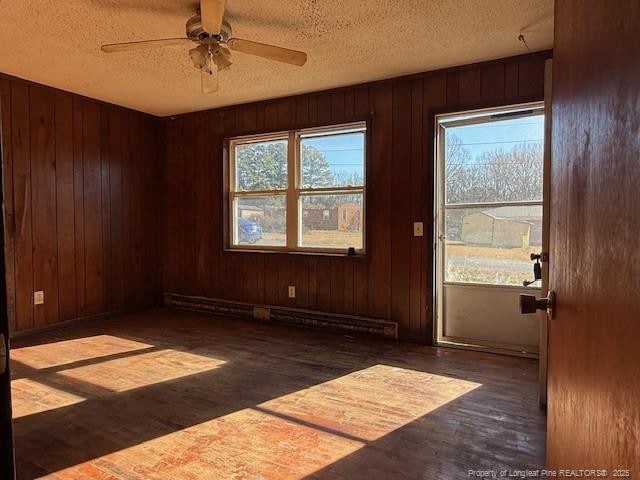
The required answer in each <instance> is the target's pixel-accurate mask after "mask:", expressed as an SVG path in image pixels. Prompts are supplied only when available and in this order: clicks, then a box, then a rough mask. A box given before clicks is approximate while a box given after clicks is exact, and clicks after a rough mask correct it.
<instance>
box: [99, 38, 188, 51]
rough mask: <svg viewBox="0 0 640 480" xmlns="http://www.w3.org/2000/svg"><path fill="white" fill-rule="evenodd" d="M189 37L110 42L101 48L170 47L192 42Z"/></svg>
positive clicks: (115, 49) (103, 49)
mask: <svg viewBox="0 0 640 480" xmlns="http://www.w3.org/2000/svg"><path fill="white" fill-rule="evenodd" d="M191 42H192V40H189V39H188V38H163V39H161V40H142V41H139V42H124V43H109V44H107V45H102V47H100V48H101V50H102V51H103V52H106V53H116V52H130V51H132V50H143V49H146V48H155V47H170V46H172V45H184V44H186V43H191Z"/></svg>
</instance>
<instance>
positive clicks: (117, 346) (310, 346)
mask: <svg viewBox="0 0 640 480" xmlns="http://www.w3.org/2000/svg"><path fill="white" fill-rule="evenodd" d="M11 356H12V368H13V381H12V387H13V402H14V405H13V407H14V421H15V435H16V455H17V464H18V477H19V478H20V479H33V478H41V477H43V478H48V479H64V480H71V479H74V480H75V479H83V480H84V479H100V480H112V479H127V480H131V479H163V480H166V479H206V480H209V479H216V480H217V479H252V480H258V479H285V478H286V479H303V478H304V479H345V480H346V479H349V480H352V479H367V480H373V479H385V480H386V479H396V478H398V479H450V478H451V479H453V478H468V470H469V469H488V468H500V467H503V468H518V469H522V468H538V467H542V466H543V464H544V453H545V452H544V450H545V449H544V438H545V418H544V414H543V413H542V412H541V411H540V410H539V408H538V404H537V390H536V389H537V383H536V381H537V362H535V361H532V360H529V359H522V358H512V357H505V356H497V355H490V354H484V353H477V352H468V351H456V350H448V349H438V348H430V347H421V346H418V345H410V344H401V343H398V344H396V343H392V342H385V341H381V340H372V339H364V338H349V337H346V336H339V335H334V334H327V333H319V332H315V331H310V330H302V329H300V330H298V329H290V328H284V327H278V326H272V325H266V324H259V323H253V322H249V321H243V320H237V319H227V318H216V317H211V316H208V315H203V314H196V313H186V312H175V311H168V310H157V311H151V312H145V313H141V314H136V315H130V316H126V317H121V318H118V319H113V320H110V321H106V322H103V323H101V324H94V325H91V326H84V327H76V328H73V329H69V330H66V331H59V332H56V333H55V334H52V333H48V334H47V335H46V337H45V336H43V337H40V338H29V339H21V340H19V341H16V342H14V345H13V348H12V352H11Z"/></svg>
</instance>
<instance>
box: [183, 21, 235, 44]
mask: <svg viewBox="0 0 640 480" xmlns="http://www.w3.org/2000/svg"><path fill="white" fill-rule="evenodd" d="M187 38H189V39H191V40H193V41H195V42H203V43H218V42H223V43H225V42H227V41H228V40H229V39H230V38H231V25H229V22H227V21H226V20H223V21H222V28H221V29H220V32H219V33H217V34H212V35H210V34H209V33H207V32H206V31H205V29H204V28H203V27H202V20H201V18H200V15H194V16H193V17H191V18H190V19H189V20H187Z"/></svg>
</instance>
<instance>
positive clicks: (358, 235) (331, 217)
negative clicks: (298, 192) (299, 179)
mask: <svg viewBox="0 0 640 480" xmlns="http://www.w3.org/2000/svg"><path fill="white" fill-rule="evenodd" d="M362 199H363V195H362V193H353V194H348V195H347V194H327V195H303V196H301V197H300V225H301V228H300V230H301V234H302V235H301V238H300V244H301V246H303V247H319V248H322V247H328V248H344V249H347V248H349V247H354V248H355V249H361V248H362V246H363V245H362V238H363V235H362V231H363V230H362V227H363V215H364V210H363V208H362V206H363V202H362Z"/></svg>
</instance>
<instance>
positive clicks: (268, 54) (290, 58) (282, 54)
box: [227, 38, 307, 67]
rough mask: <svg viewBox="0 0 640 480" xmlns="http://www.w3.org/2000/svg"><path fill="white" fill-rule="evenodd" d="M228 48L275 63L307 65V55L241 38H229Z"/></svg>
mask: <svg viewBox="0 0 640 480" xmlns="http://www.w3.org/2000/svg"><path fill="white" fill-rule="evenodd" d="M227 45H229V48H231V49H232V50H237V51H238V52H242V53H248V54H249V55H255V56H257V57H263V58H268V59H269V60H275V61H277V62H284V63H289V64H291V65H297V66H299V67H301V66H302V65H304V64H305V63H307V54H306V53H304V52H299V51H298V50H289V49H288V48H282V47H276V46H274V45H268V44H266V43H260V42H253V41H251V40H243V39H241V38H231V39H229V41H228V42H227Z"/></svg>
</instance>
